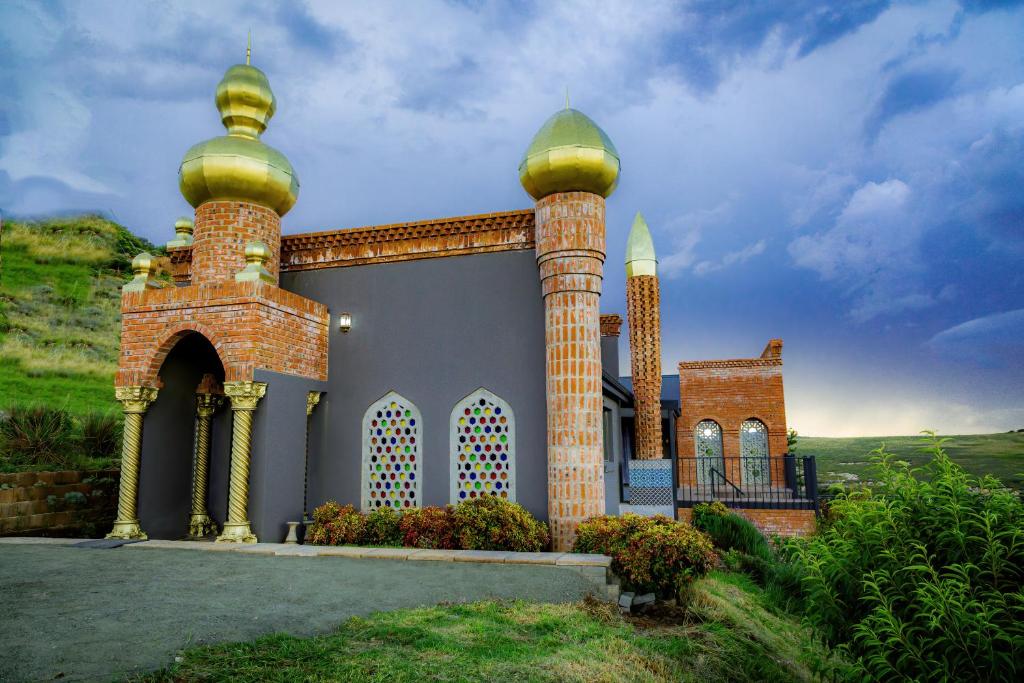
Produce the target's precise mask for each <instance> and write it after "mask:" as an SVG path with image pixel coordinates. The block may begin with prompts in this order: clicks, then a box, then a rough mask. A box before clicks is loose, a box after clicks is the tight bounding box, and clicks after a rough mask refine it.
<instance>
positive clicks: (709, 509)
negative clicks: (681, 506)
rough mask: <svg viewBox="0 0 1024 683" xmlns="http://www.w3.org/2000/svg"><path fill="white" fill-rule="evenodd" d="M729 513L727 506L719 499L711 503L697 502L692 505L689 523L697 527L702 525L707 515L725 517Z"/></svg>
mask: <svg viewBox="0 0 1024 683" xmlns="http://www.w3.org/2000/svg"><path fill="white" fill-rule="evenodd" d="M727 514H729V508H727V507H726V506H725V503H723V502H722V501H720V500H716V501H713V502H711V503H697V504H696V505H694V506H693V510H692V512H691V515H690V523H691V524H693V525H694V526H695V527H697V528H698V529H699V528H701V527H702V525H703V524H704V521H705V519H706V518H708V517H725V516H726V515H727Z"/></svg>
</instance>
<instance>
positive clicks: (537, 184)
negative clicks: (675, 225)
mask: <svg viewBox="0 0 1024 683" xmlns="http://www.w3.org/2000/svg"><path fill="white" fill-rule="evenodd" d="M519 182H520V183H522V185H523V189H525V190H526V191H527V192H529V193H530V195H531V196H532V197H533V198H534V199H541V198H542V197H546V196H548V195H549V194H553V193H555V192H592V193H593V194H599V195H601V196H602V197H608V196H609V195H611V193H612V192H614V191H615V186H616V185H617V184H618V182H619V153H618V151H617V150H616V149H615V145H613V144H612V141H611V139H610V138H609V137H608V136H607V135H606V134H605V132H604V131H603V130H601V128H600V127H599V126H598V125H597V124H596V123H594V122H593V121H592V120H591V119H590V117H588V116H587V115H586V114H584V113H583V112H581V111H577V110H576V109H570V108H569V107H568V106H567V107H566V108H565V109H563V110H562V111H560V112H558V113H557V114H555V115H554V116H552V117H551V118H549V119H548V120H547V122H545V123H544V125H543V126H541V129H540V130H539V131H537V134H536V135H535V136H534V137H533V142H531V143H530V146H529V148H528V149H527V150H526V154H524V155H523V160H522V161H521V162H520V164H519Z"/></svg>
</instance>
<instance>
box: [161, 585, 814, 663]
mask: <svg viewBox="0 0 1024 683" xmlns="http://www.w3.org/2000/svg"><path fill="white" fill-rule="evenodd" d="M825 661H826V655H825V653H824V652H823V651H822V650H821V649H820V647H819V646H817V645H816V644H814V643H813V642H812V640H811V638H810V634H809V633H808V632H807V631H806V630H805V629H803V628H801V627H800V626H799V625H798V624H797V623H796V622H795V621H793V620H791V619H789V618H787V617H782V616H778V615H776V614H774V613H772V612H771V611H770V610H769V609H768V607H767V606H766V604H765V601H764V596H763V594H762V593H761V591H760V589H758V588H757V587H756V586H755V585H754V584H753V583H752V582H751V581H750V580H749V579H747V578H746V577H744V576H740V575H735V574H727V573H713V574H712V575H711V576H709V577H707V578H705V579H702V580H700V581H698V582H697V583H696V584H695V585H694V588H693V591H692V597H691V600H690V607H689V610H688V611H687V612H686V613H685V616H684V612H683V611H682V610H676V611H675V612H672V613H669V614H664V613H663V614H660V615H659V617H658V618H653V617H651V618H644V617H640V618H627V619H623V618H622V617H620V616H619V614H618V610H617V608H616V607H615V606H613V605H607V604H604V603H597V602H586V603H576V604H569V605H551V604H534V603H527V602H512V603H501V602H482V603H475V604H468V605H441V606H437V607H424V608H421V609H415V610H406V611H399V612H388V613H377V614H374V615H371V616H370V617H368V618H353V619H350V620H348V621H346V622H344V623H343V624H341V626H340V627H339V628H338V629H337V630H336V631H335V632H334V633H331V634H328V635H323V636H316V637H313V638H296V637H293V636H288V635H272V636H267V637H264V638H260V639H258V640H256V641H253V642H248V643H229V644H223V645H214V646H207V647H198V648H194V649H190V650H186V651H185V652H184V653H182V656H181V661H180V663H177V664H175V665H173V666H172V667H170V668H168V669H166V670H164V671H161V672H157V673H155V674H153V675H151V676H149V677H147V678H145V679H144V680H148V681H228V680H260V681H295V680H331V681H486V680H515V681H587V682H588V683H589V682H592V681H652V682H654V681H707V680H731V681H803V680H812V679H813V669H814V666H815V665H817V664H820V663H823V662H825Z"/></svg>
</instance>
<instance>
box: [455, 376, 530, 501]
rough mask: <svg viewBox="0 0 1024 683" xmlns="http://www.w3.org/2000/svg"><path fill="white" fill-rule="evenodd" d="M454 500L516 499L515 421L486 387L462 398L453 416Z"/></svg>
mask: <svg viewBox="0 0 1024 683" xmlns="http://www.w3.org/2000/svg"><path fill="white" fill-rule="evenodd" d="M450 489H451V502H452V503H460V502H462V501H464V500H471V499H473V498H477V497H478V496H487V495H490V496H497V497H500V498H505V499H507V500H511V501H515V499H516V421H515V415H514V414H513V412H512V408H511V407H509V405H508V403H506V402H505V401H504V400H502V399H501V398H499V397H498V396H495V395H494V394H492V393H491V392H489V391H487V390H486V389H483V388H481V389H477V390H476V391H474V392H473V393H472V394H470V395H469V396H467V397H466V398H464V399H462V400H461V401H459V402H458V404H456V406H455V409H454V410H452V416H451V486H450Z"/></svg>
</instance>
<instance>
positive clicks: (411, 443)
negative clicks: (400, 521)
mask: <svg viewBox="0 0 1024 683" xmlns="http://www.w3.org/2000/svg"><path fill="white" fill-rule="evenodd" d="M422 422H423V420H422V418H421V417H420V411H419V409H418V408H416V406H415V405H414V404H413V403H412V402H411V401H409V400H407V399H405V398H403V397H402V396H400V395H398V394H396V393H394V392H391V393H389V394H388V395H387V396H384V397H383V398H381V399H380V400H379V401H377V402H376V403H374V404H373V405H372V406H370V408H369V409H368V410H367V411H366V414H365V415H364V416H363V496H362V508H363V510H364V511H369V510H377V509H380V508H385V507H389V508H393V509H395V510H407V509H410V508H415V507H419V506H420V471H421V470H420V461H421V456H420V454H421V453H422V450H421V445H420V444H421V441H422V439H421V434H422V430H423V425H422Z"/></svg>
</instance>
